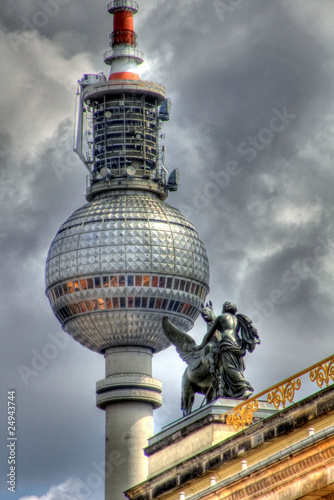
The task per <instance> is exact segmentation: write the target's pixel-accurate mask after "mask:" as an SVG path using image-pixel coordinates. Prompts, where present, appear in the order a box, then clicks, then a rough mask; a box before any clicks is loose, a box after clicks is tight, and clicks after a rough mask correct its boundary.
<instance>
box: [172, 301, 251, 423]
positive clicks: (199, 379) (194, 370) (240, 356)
mask: <svg viewBox="0 0 334 500" xmlns="http://www.w3.org/2000/svg"><path fill="white" fill-rule="evenodd" d="M236 313H237V307H236V305H235V304H234V303H233V302H225V303H224V305H223V310H222V314H220V315H219V316H217V317H216V316H215V313H214V311H213V307H212V302H211V301H209V303H207V304H206V306H205V307H204V305H203V306H202V310H201V315H202V317H203V319H204V320H205V321H206V323H207V326H208V328H207V332H206V334H205V335H204V337H203V340H202V342H201V344H199V345H196V342H195V341H194V339H193V338H192V337H191V336H190V335H188V334H187V333H186V332H183V331H182V330H180V329H179V328H177V327H175V326H174V325H173V324H172V323H171V322H170V321H169V319H168V317H167V316H165V317H164V318H163V320H162V325H163V330H164V332H165V335H166V336H167V338H168V339H169V340H170V342H171V343H172V344H173V345H174V346H175V347H176V351H177V352H178V354H179V355H180V357H181V359H182V360H183V361H185V362H186V363H187V365H188V366H187V368H186V369H185V372H184V374H183V377H182V397H181V409H182V410H183V416H186V415H189V413H191V409H192V406H193V404H194V400H195V394H196V393H199V394H203V395H204V396H205V400H206V403H211V402H212V401H214V400H215V399H217V398H220V397H223V398H234V399H247V398H249V397H250V396H251V395H252V393H253V392H254V389H253V387H252V386H251V385H250V383H249V382H248V381H247V380H245V378H244V373H243V372H244V370H245V362H244V356H245V354H246V351H248V352H253V351H254V349H255V347H256V345H257V344H260V342H261V341H260V338H259V335H258V332H257V330H256V329H255V328H254V326H253V323H252V321H251V320H250V319H249V318H248V317H247V316H245V315H243V314H236Z"/></svg>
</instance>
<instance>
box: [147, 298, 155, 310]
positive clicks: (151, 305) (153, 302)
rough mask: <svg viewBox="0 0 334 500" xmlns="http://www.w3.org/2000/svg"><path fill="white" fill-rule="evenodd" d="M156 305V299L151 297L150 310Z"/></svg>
mask: <svg viewBox="0 0 334 500" xmlns="http://www.w3.org/2000/svg"><path fill="white" fill-rule="evenodd" d="M154 304H155V297H151V298H150V302H149V306H148V307H149V308H150V309H154Z"/></svg>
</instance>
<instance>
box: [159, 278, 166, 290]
mask: <svg viewBox="0 0 334 500" xmlns="http://www.w3.org/2000/svg"><path fill="white" fill-rule="evenodd" d="M165 286H166V278H163V277H161V276H160V278H159V288H165Z"/></svg>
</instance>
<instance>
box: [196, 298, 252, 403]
mask: <svg viewBox="0 0 334 500" xmlns="http://www.w3.org/2000/svg"><path fill="white" fill-rule="evenodd" d="M236 312H237V307H236V305H235V304H234V303H233V302H225V303H224V305H223V310H222V314H221V315H219V316H217V318H216V319H215V320H214V322H213V323H212V325H211V326H210V328H209V330H208V331H207V333H206V335H205V336H204V338H203V340H202V342H201V344H200V345H198V346H196V347H194V348H193V350H196V351H199V350H201V349H203V348H204V347H205V346H206V345H207V344H208V342H209V341H210V340H211V338H212V337H213V335H214V333H215V331H216V330H218V331H219V332H221V340H220V341H219V353H220V358H221V370H222V373H221V376H222V391H223V397H224V396H225V397H230V398H236V399H247V398H249V397H250V396H251V395H252V393H253V391H254V389H253V387H252V386H251V385H250V383H249V382H247V380H245V378H244V375H243V372H244V370H245V363H244V359H243V358H244V356H245V354H246V347H247V346H246V344H245V342H243V341H242V339H241V338H240V337H239V336H238V330H239V328H240V325H239V321H238V317H237V316H236ZM254 347H255V346H254ZM248 349H249V346H248Z"/></svg>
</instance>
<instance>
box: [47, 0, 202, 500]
mask: <svg viewBox="0 0 334 500" xmlns="http://www.w3.org/2000/svg"><path fill="white" fill-rule="evenodd" d="M108 11H109V13H110V14H112V15H113V32H112V33H111V35H110V46H111V50H110V51H108V52H106V53H105V54H104V61H105V63H106V64H108V65H110V66H111V71H110V76H109V77H108V78H107V77H106V76H105V75H104V74H103V73H99V74H94V75H92V74H85V75H84V76H83V78H82V79H81V80H80V81H79V82H78V92H77V106H76V108H77V119H76V131H75V139H74V150H75V151H76V152H77V153H78V155H79V156H80V158H81V159H82V160H83V162H84V164H85V165H86V167H87V169H88V171H89V175H88V178H87V192H86V198H87V201H88V203H87V204H85V205H84V206H83V207H81V208H79V209H78V210H76V211H75V212H74V213H73V214H72V215H71V216H70V217H69V218H68V220H67V221H66V222H65V223H64V224H63V225H62V226H61V227H60V229H59V231H58V233H57V234H56V237H55V238H54V240H53V242H52V243H51V246H50V249H49V253H48V257H47V262H46V295H47V297H48V299H49V301H50V305H51V308H52V310H53V313H54V314H55V316H56V317H57V319H58V320H59V321H60V323H61V325H62V328H63V329H64V330H65V331H66V332H67V333H69V334H70V335H71V336H72V337H73V338H74V339H75V340H77V341H78V342H80V343H81V344H82V345H83V346H85V347H88V348H89V349H92V350H93V351H96V352H99V353H101V354H103V355H104V357H105V366H106V372H105V379H104V380H102V381H99V382H98V383H97V387H96V392H97V406H98V407H99V408H102V409H103V410H105V412H106V455H105V456H106V458H105V461H106V475H105V476H106V477H105V498H106V499H107V500H120V499H122V498H124V495H123V492H124V491H125V490H126V489H128V488H130V487H131V486H134V485H135V484H137V483H140V482H141V481H144V480H145V479H147V458H146V457H145V455H144V453H143V448H144V447H145V446H146V445H147V439H148V438H149V437H150V436H151V435H153V409H155V408H158V407H159V406H161V404H162V398H161V391H162V388H161V382H160V381H158V380H156V379H154V378H152V356H153V354H154V353H156V352H159V351H161V350H163V349H166V348H167V347H168V346H169V341H168V339H167V338H166V337H165V335H164V333H163V330H162V318H163V316H164V315H168V316H169V317H170V319H171V320H172V322H173V323H174V324H175V325H176V326H178V327H179V328H181V329H183V330H189V329H190V328H191V327H192V326H193V324H194V321H195V319H196V318H197V316H198V315H199V312H200V308H201V304H202V302H203V301H204V300H205V297H206V295H207V293H208V290H209V288H208V283H209V264H208V258H207V254H206V251H205V248H204V245H203V243H202V241H201V239H200V237H199V236H198V234H197V232H196V230H195V228H194V226H193V225H192V224H191V223H190V222H189V221H188V220H187V219H186V218H185V217H184V216H183V215H182V214H181V213H180V212H179V211H178V210H176V209H175V208H173V207H171V206H170V205H167V204H166V203H165V202H164V200H165V199H166V198H167V195H168V192H169V191H176V190H177V187H178V177H179V174H178V170H177V169H175V170H173V172H171V174H169V175H168V172H167V170H166V168H165V164H164V163H165V158H164V150H165V148H164V146H163V145H160V143H159V140H160V139H161V137H162V134H161V128H162V122H163V121H166V120H168V119H169V114H170V107H171V103H170V100H169V99H166V97H165V89H164V87H163V86H162V85H160V84H158V83H154V82H151V81H145V80H141V79H140V78H139V75H138V65H140V64H141V63H142V62H143V54H142V52H140V51H139V50H137V48H136V47H137V35H136V33H135V32H134V29H133V15H134V14H135V13H136V12H137V11H138V5H137V3H136V2H134V1H132V0H113V1H111V2H109V4H108Z"/></svg>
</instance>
